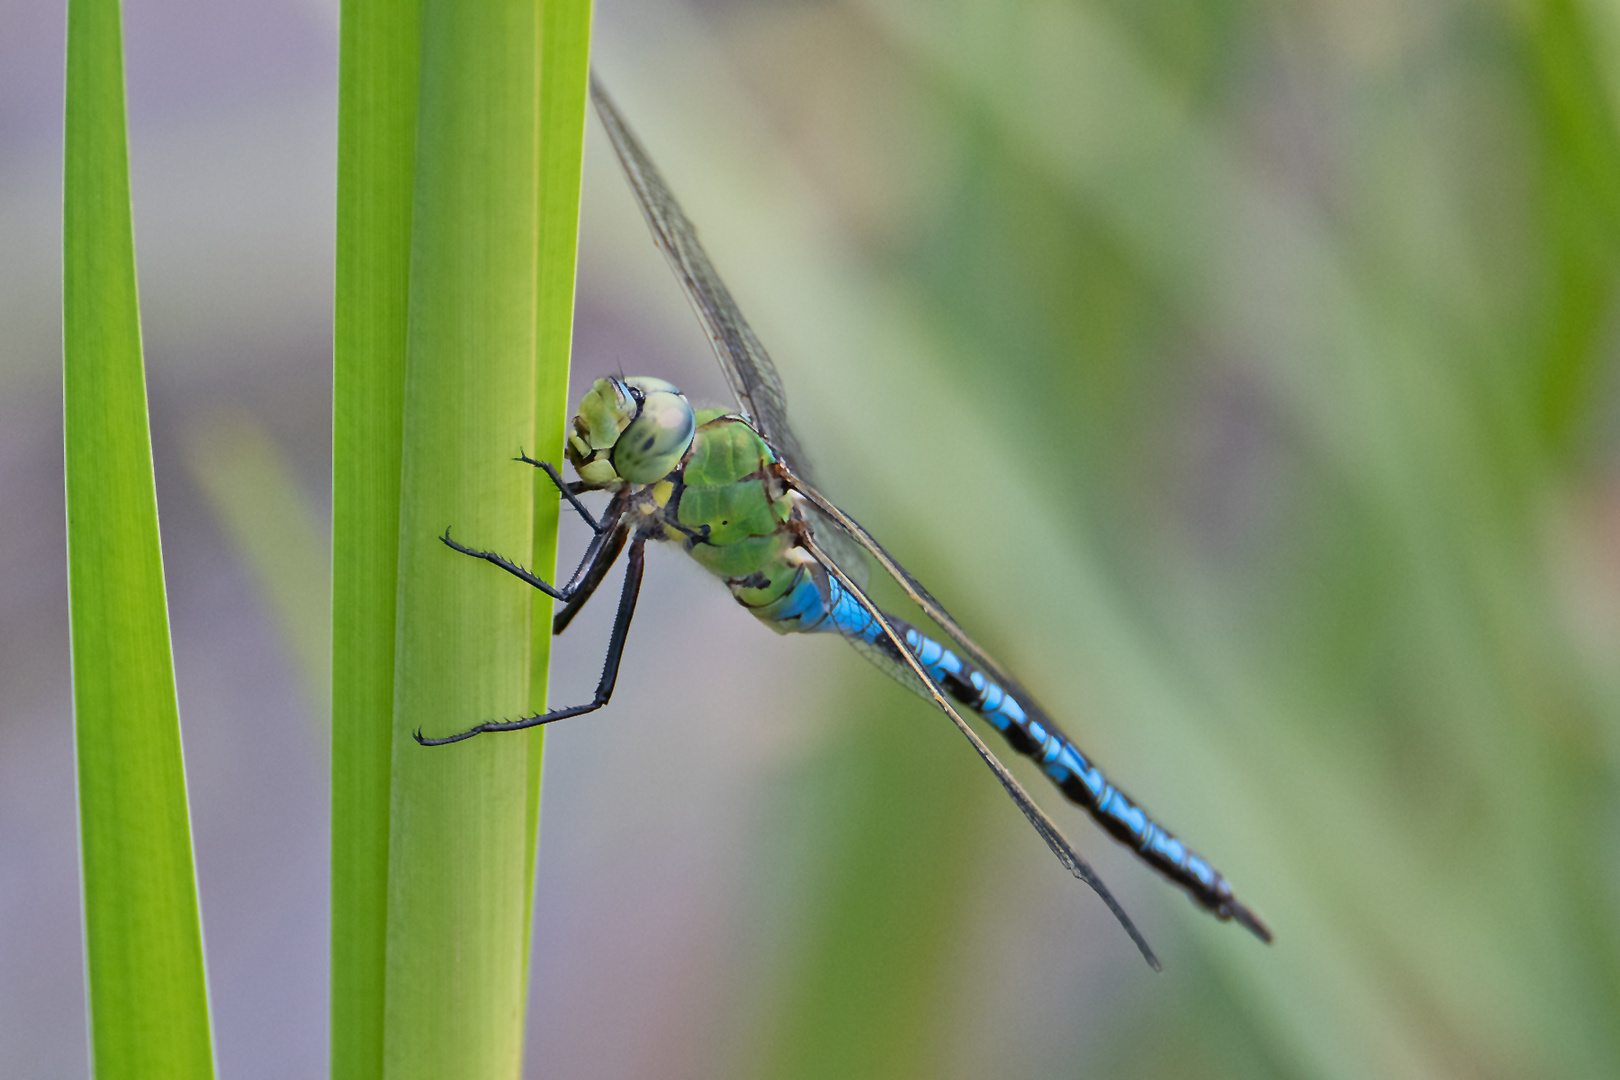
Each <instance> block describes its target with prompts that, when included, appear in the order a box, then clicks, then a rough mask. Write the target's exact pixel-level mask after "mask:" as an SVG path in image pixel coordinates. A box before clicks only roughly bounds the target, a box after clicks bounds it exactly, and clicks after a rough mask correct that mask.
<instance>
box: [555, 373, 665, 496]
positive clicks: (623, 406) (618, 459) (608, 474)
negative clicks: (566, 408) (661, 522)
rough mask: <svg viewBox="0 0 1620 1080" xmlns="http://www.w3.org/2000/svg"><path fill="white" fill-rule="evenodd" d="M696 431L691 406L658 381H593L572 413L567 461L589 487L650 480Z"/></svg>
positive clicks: (662, 473)
mask: <svg viewBox="0 0 1620 1080" xmlns="http://www.w3.org/2000/svg"><path fill="white" fill-rule="evenodd" d="M696 433H697V419H696V417H695V416H694V415H693V412H692V406H691V404H690V403H689V402H688V401H687V400H686V397H685V395H683V394H682V393H681V392H680V391H679V390H677V389H676V388H675V387H674V385H673V384H671V383H667V382H665V381H664V380H663V379H654V378H650V377H647V376H636V377H635V378H630V379H597V380H596V382H595V384H594V385H592V387H591V389H590V392H589V393H587V394H586V395H585V398H584V400H582V401H581V402H580V403H579V411H578V412H576V413H575V414H574V434H573V436H572V437H571V438H569V440H568V460H569V461H570V462H571V463H572V464H573V466H574V470H575V471H576V472H577V473H579V477H580V479H582V480H584V481H586V482H587V483H589V484H591V485H592V486H594V487H611V486H613V485H614V484H617V483H620V482H628V483H631V484H651V483H654V482H656V481H659V480H662V479H663V478H664V477H666V476H668V475H669V474H670V472H672V471H673V470H674V468H675V467H676V466H677V465H679V464H680V462H681V458H682V457H683V456H684V455H685V454H686V451H687V449H688V448H690V447H691V445H692V438H693V436H694V435H695V434H696Z"/></svg>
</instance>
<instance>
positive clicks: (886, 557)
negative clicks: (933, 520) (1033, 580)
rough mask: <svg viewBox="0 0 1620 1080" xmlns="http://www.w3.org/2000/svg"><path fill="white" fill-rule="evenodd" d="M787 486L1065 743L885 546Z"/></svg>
mask: <svg viewBox="0 0 1620 1080" xmlns="http://www.w3.org/2000/svg"><path fill="white" fill-rule="evenodd" d="M788 482H789V483H790V484H791V485H792V487H793V489H794V490H795V491H797V492H798V493H799V494H801V495H803V496H804V497H805V499H806V500H807V501H808V502H809V503H810V505H811V506H812V507H814V508H815V509H816V511H817V516H818V518H819V520H821V521H824V522H826V523H828V525H829V526H830V527H831V529H832V531H833V533H834V535H835V536H836V537H838V538H839V543H840V544H841V545H842V546H853V547H857V548H858V549H860V550H861V551H862V552H864V553H865V554H867V555H870V556H871V558H873V559H874V560H876V561H877V564H878V565H879V566H881V567H882V568H883V569H884V571H885V572H887V573H888V575H889V576H890V577H892V578H893V579H894V580H895V582H896V583H897V584H898V585H899V586H900V587H901V588H902V589H904V590H905V592H906V595H907V596H909V597H911V599H912V602H913V603H915V604H916V605H917V606H918V607H920V608H922V609H923V612H924V613H925V614H926V615H927V616H928V617H929V618H930V619H932V620H934V622H935V623H937V624H938V625H939V628H940V629H941V630H944V631H945V633H946V634H947V635H948V636H949V637H950V639H951V640H952V641H954V642H955V643H956V644H957V646H958V647H959V648H960V649H961V650H962V651H963V652H964V653H966V654H967V658H968V659H969V660H971V661H973V663H974V664H975V665H976V666H977V667H978V668H979V669H980V670H981V671H983V672H985V673H986V674H988V675H989V676H990V677H991V678H993V679H994V680H995V681H996V682H997V683H1000V684H1001V688H1002V689H1003V690H1006V691H1007V692H1008V693H1010V694H1012V695H1013V697H1015V698H1016V699H1017V700H1018V703H1019V704H1020V705H1021V706H1023V708H1024V711H1025V712H1027V713H1028V714H1029V715H1030V716H1031V717H1033V718H1034V719H1036V720H1038V721H1040V723H1041V724H1042V726H1044V727H1045V728H1046V729H1047V730H1048V731H1052V732H1056V733H1057V734H1059V735H1062V736H1063V737H1064V738H1065V739H1067V738H1068V735H1067V733H1066V732H1064V730H1063V728H1062V726H1061V725H1059V724H1058V723H1057V722H1056V721H1054V720H1053V719H1052V718H1051V717H1050V716H1049V715H1047V713H1046V710H1045V709H1043V708H1041V706H1040V704H1039V703H1038V702H1036V700H1035V698H1034V696H1033V695H1031V694H1030V692H1029V691H1028V690H1026V689H1024V687H1023V685H1022V684H1021V683H1019V681H1018V680H1017V679H1015V678H1013V677H1012V673H1011V672H1009V671H1008V670H1007V669H1006V668H1004V667H1002V666H1001V664H999V663H997V662H996V658H995V657H993V656H991V655H990V654H989V653H988V652H986V651H985V650H984V649H983V648H981V647H980V645H979V643H978V642H976V641H974V640H973V639H972V638H970V637H968V634H967V631H966V630H963V629H962V626H961V624H960V623H958V622H957V621H956V620H955V619H954V618H952V617H951V613H950V612H948V611H946V610H945V605H943V604H941V603H940V602H939V601H938V600H936V599H934V595H933V594H932V593H930V592H929V591H928V590H927V589H926V588H924V587H923V584H922V582H920V581H918V580H917V579H916V578H915V577H913V576H912V575H911V572H910V571H909V570H907V569H906V568H905V567H903V566H901V565H900V563H899V562H898V561H897V560H896V559H895V558H894V556H892V555H890V554H889V553H888V551H886V550H885V549H884V547H883V545H882V544H880V543H878V542H877V539H876V538H875V537H873V536H872V534H871V533H869V532H867V531H866V527H865V526H863V525H862V524H861V523H860V522H858V521H856V520H855V519H854V518H852V517H850V516H849V515H848V514H846V513H844V512H843V511H842V510H840V509H839V508H838V506H837V505H836V504H835V503H833V501H832V500H831V499H829V498H827V497H826V496H825V495H823V494H821V492H819V491H817V490H816V489H815V488H814V487H813V486H811V485H810V484H809V483H808V482H807V481H806V480H805V478H804V477H803V476H799V475H797V474H795V473H794V472H793V471H792V470H791V469H790V470H789V471H788ZM816 536H817V538H818V539H821V538H822V532H821V531H819V530H818V531H817V533H816ZM824 546H825V542H824ZM835 554H836V552H835ZM1070 741H1071V742H1072V741H1073V740H1070Z"/></svg>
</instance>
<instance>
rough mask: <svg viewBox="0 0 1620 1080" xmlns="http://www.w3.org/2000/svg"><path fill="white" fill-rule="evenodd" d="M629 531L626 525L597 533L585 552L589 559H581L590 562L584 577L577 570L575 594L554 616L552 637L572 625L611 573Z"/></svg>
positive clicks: (583, 565)
mask: <svg viewBox="0 0 1620 1080" xmlns="http://www.w3.org/2000/svg"><path fill="white" fill-rule="evenodd" d="M629 535H630V530H629V529H627V528H623V527H621V528H617V529H614V530H613V531H612V532H611V533H607V532H600V533H597V534H596V539H594V540H592V541H591V546H590V548H589V549H588V550H587V551H586V552H585V561H583V562H581V563H580V567H581V568H582V569H583V568H584V567H585V566H586V564H587V563H588V564H589V569H587V570H585V574H584V577H583V578H581V577H580V574H579V571H575V572H574V578H575V580H574V581H571V582H569V586H570V591H571V593H572V595H571V596H569V598H568V600H567V601H566V602H564V604H563V607H562V610H561V611H559V612H557V614H556V615H554V616H552V619H551V636H552V637H556V636H557V635H558V634H560V633H562V632H563V631H564V630H566V629H568V624H569V623H571V622H573V621H574V616H575V615H578V614H579V609H580V608H582V607H584V606H585V602H586V601H587V600H589V599H590V598H591V596H592V595H593V594H595V592H596V587H597V586H598V585H600V584H602V579H603V578H605V577H607V572H608V570H610V569H612V567H613V561H614V560H615V559H617V558H618V557H619V552H621V551H623V550H624V541H625V538H626V537H628V536H629ZM604 538H605V539H604Z"/></svg>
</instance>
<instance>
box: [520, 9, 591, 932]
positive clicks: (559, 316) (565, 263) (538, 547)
mask: <svg viewBox="0 0 1620 1080" xmlns="http://www.w3.org/2000/svg"><path fill="white" fill-rule="evenodd" d="M590 51H591V5H590V0H553V2H552V3H548V4H546V5H545V6H544V8H543V10H542V13H541V27H540V210H539V227H540V236H539V275H538V277H539V311H538V315H539V318H538V324H537V325H538V330H537V336H536V339H535V352H536V355H537V356H538V358H539V367H538V374H537V378H536V383H535V417H536V420H537V424H538V426H537V427H536V429H535V430H536V443H535V453H536V456H537V458H538V459H539V460H542V461H553V462H558V463H560V462H561V461H562V455H563V435H564V432H565V430H566V428H567V424H568V414H569V409H568V405H569V402H568V358H569V354H570V352H571V351H572V346H573V341H574V268H575V262H576V256H577V253H578V249H579V186H580V167H581V163H582V159H583V157H584V151H585V98H586V93H585V89H586V84H587V83H588V81H589V75H590ZM534 485H535V488H534V492H535V494H534V552H533V555H532V560H533V561H532V562H531V563H530V564H529V565H531V566H540V567H550V566H555V565H556V563H557V523H558V512H559V510H560V508H561V505H562V504H561V501H560V500H559V499H558V498H557V494H556V492H555V491H554V490H553V489H552V486H551V481H550V480H549V479H548V478H547V477H545V476H544V475H542V474H540V473H538V472H537V473H536V474H535V476H534ZM529 642H530V646H531V649H530V653H529V709H530V710H531V711H534V712H541V711H544V710H545V708H546V681H547V680H546V675H547V672H548V670H549V668H550V664H551V605H550V604H535V605H534V610H533V614H532V620H531V623H530V627H529ZM529 749H530V753H531V755H532V760H531V762H530V771H529V776H530V785H529V807H528V826H529V842H528V846H529V852H530V866H529V873H528V875H527V877H526V879H525V880H527V881H528V883H529V888H530V892H531V895H530V897H529V899H530V905H529V906H530V908H531V909H532V908H533V899H534V897H533V895H532V892H533V887H534V866H533V860H534V852H535V851H536V850H537V847H536V841H537V840H538V834H539V827H540V763H541V758H542V756H543V754H544V751H545V734H544V730H542V731H540V732H537V733H536V735H535V737H534V738H533V739H531V740H530V741H529ZM523 951H524V956H527V955H528V947H527V938H525V947H524V950H523Z"/></svg>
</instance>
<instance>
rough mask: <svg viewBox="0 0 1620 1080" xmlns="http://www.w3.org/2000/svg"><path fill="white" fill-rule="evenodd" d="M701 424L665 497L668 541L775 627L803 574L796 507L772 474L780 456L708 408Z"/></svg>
mask: <svg viewBox="0 0 1620 1080" xmlns="http://www.w3.org/2000/svg"><path fill="white" fill-rule="evenodd" d="M697 424H698V428H697V435H696V437H695V438H694V439H693V440H692V448H691V450H690V451H689V452H688V453H687V455H686V458H685V460H684V461H683V462H682V464H681V467H680V468H679V469H678V470H677V471H676V472H675V473H673V474H671V477H670V481H672V482H673V483H671V486H670V488H669V489H668V494H667V495H666V496H665V498H664V499H660V502H665V501H666V500H667V505H666V506H665V508H664V510H665V513H664V517H665V524H664V533H665V536H666V537H667V538H668V539H670V540H675V541H678V542H680V543H681V544H682V546H683V547H685V548H686V550H687V551H688V552H690V553H691V555H692V558H694V559H696V560H697V561H698V562H699V563H701V564H702V565H703V566H704V568H705V569H707V570H708V571H709V572H710V573H712V574H714V575H715V576H717V577H719V578H720V579H721V580H723V581H724V582H725V583H726V585H727V586H728V587H729V588H730V589H731V592H732V595H734V596H735V597H736V598H737V601H738V602H739V603H740V604H742V605H743V606H744V607H746V608H748V609H749V610H750V611H752V612H753V614H754V615H755V616H757V617H758V618H760V619H761V620H762V621H764V622H765V623H767V625H769V624H771V621H772V618H773V616H774V614H775V609H776V607H777V606H778V604H777V602H778V601H780V600H782V599H783V598H784V597H785V596H786V594H787V593H788V592H789V591H790V590H791V589H792V588H793V586H794V585H796V584H797V583H798V582H799V580H800V578H801V577H802V576H803V574H804V569H803V561H802V557H801V556H800V555H799V552H800V549H799V548H798V547H797V546H796V545H795V543H794V538H793V534H792V532H791V530H790V529H789V528H788V523H789V521H790V520H792V518H793V516H794V508H793V501H792V499H791V498H790V497H789V495H788V492H787V490H786V488H785V487H784V486H783V484H782V481H781V480H780V479H779V478H778V477H777V476H776V474H775V471H774V470H773V469H771V468H770V466H771V465H773V464H774V463H775V461H776V456H775V455H774V454H772V453H771V448H770V447H769V446H767V445H766V444H765V440H764V439H761V438H760V437H759V435H758V433H757V432H755V431H754V429H753V428H751V427H749V426H748V424H747V423H746V422H744V421H743V420H740V419H738V418H737V417H736V416H734V415H728V414H726V413H724V412H722V411H721V410H719V409H705V410H702V411H700V412H698V414H697ZM670 481H666V483H668V482H670ZM657 486H659V487H662V485H657ZM672 511H673V512H672ZM670 518H673V519H674V520H673V522H672V521H670Z"/></svg>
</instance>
